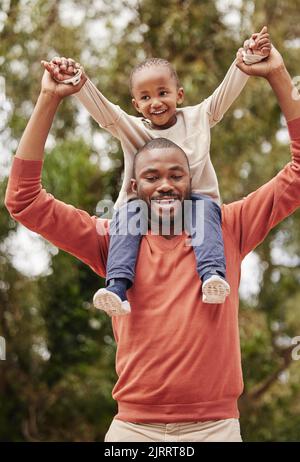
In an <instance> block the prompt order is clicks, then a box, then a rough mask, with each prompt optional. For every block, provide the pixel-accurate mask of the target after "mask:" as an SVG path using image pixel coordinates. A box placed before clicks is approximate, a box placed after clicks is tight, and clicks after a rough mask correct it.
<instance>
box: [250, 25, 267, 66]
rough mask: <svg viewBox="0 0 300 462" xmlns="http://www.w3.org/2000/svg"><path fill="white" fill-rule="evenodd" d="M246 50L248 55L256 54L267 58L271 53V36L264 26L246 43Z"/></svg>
mask: <svg viewBox="0 0 300 462" xmlns="http://www.w3.org/2000/svg"><path fill="white" fill-rule="evenodd" d="M244 50H245V51H246V53H247V54H254V55H258V56H261V57H263V58H266V57H267V56H269V54H270V52H271V41H270V35H269V34H268V28H267V27H266V26H264V27H263V28H262V30H261V31H260V32H258V33H255V34H252V35H251V37H250V39H248V40H246V41H245V42H244Z"/></svg>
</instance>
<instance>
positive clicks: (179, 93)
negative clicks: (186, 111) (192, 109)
mask: <svg viewBox="0 0 300 462" xmlns="http://www.w3.org/2000/svg"><path fill="white" fill-rule="evenodd" d="M183 100H184V89H183V88H182V87H180V88H178V90H177V104H181V103H183Z"/></svg>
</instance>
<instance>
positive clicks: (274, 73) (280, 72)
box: [265, 63, 288, 85]
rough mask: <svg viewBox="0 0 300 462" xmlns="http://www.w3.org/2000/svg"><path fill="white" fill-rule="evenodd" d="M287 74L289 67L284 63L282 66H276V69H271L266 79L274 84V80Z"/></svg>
mask: <svg viewBox="0 0 300 462" xmlns="http://www.w3.org/2000/svg"><path fill="white" fill-rule="evenodd" d="M287 74H288V72H287V69H286V67H285V65H284V63H282V64H281V65H280V66H278V67H276V68H275V69H271V71H270V72H269V73H268V74H267V75H265V79H266V80H268V81H269V83H270V84H271V85H272V82H274V81H275V80H278V79H280V78H282V77H286V75H287Z"/></svg>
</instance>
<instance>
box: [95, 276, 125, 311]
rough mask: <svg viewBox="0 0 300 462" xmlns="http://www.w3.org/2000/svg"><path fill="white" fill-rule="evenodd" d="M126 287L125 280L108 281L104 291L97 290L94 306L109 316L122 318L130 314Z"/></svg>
mask: <svg viewBox="0 0 300 462" xmlns="http://www.w3.org/2000/svg"><path fill="white" fill-rule="evenodd" d="M127 287H128V281H127V279H123V278H120V279H113V280H110V282H109V285H108V287H106V289H99V290H98V291H97V292H96V293H95V295H94V298H93V303H94V306H95V307H96V308H98V309H99V310H103V311H105V312H106V313H107V314H108V315H109V316H122V315H124V314H128V313H130V311H131V308H130V304H129V302H128V300H127V297H126V290H127Z"/></svg>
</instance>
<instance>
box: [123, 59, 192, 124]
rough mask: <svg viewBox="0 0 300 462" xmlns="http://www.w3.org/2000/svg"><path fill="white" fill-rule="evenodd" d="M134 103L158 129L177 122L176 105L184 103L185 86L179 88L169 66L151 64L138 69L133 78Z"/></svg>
mask: <svg viewBox="0 0 300 462" xmlns="http://www.w3.org/2000/svg"><path fill="white" fill-rule="evenodd" d="M132 94H133V100H132V103H133V105H134V107H135V108H136V110H137V111H138V112H140V113H141V114H143V116H144V117H145V118H146V119H149V120H150V121H151V123H152V125H153V127H154V128H156V129H164V128H169V127H171V126H172V125H174V124H175V123H176V106H177V104H180V103H182V101H183V97H184V93H183V88H178V87H177V83H176V80H175V78H174V77H173V76H172V75H171V71H170V69H169V68H168V67H167V66H159V65H157V66H150V67H146V68H144V69H140V70H139V71H137V72H136V73H135V74H134V76H133V80H132Z"/></svg>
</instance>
